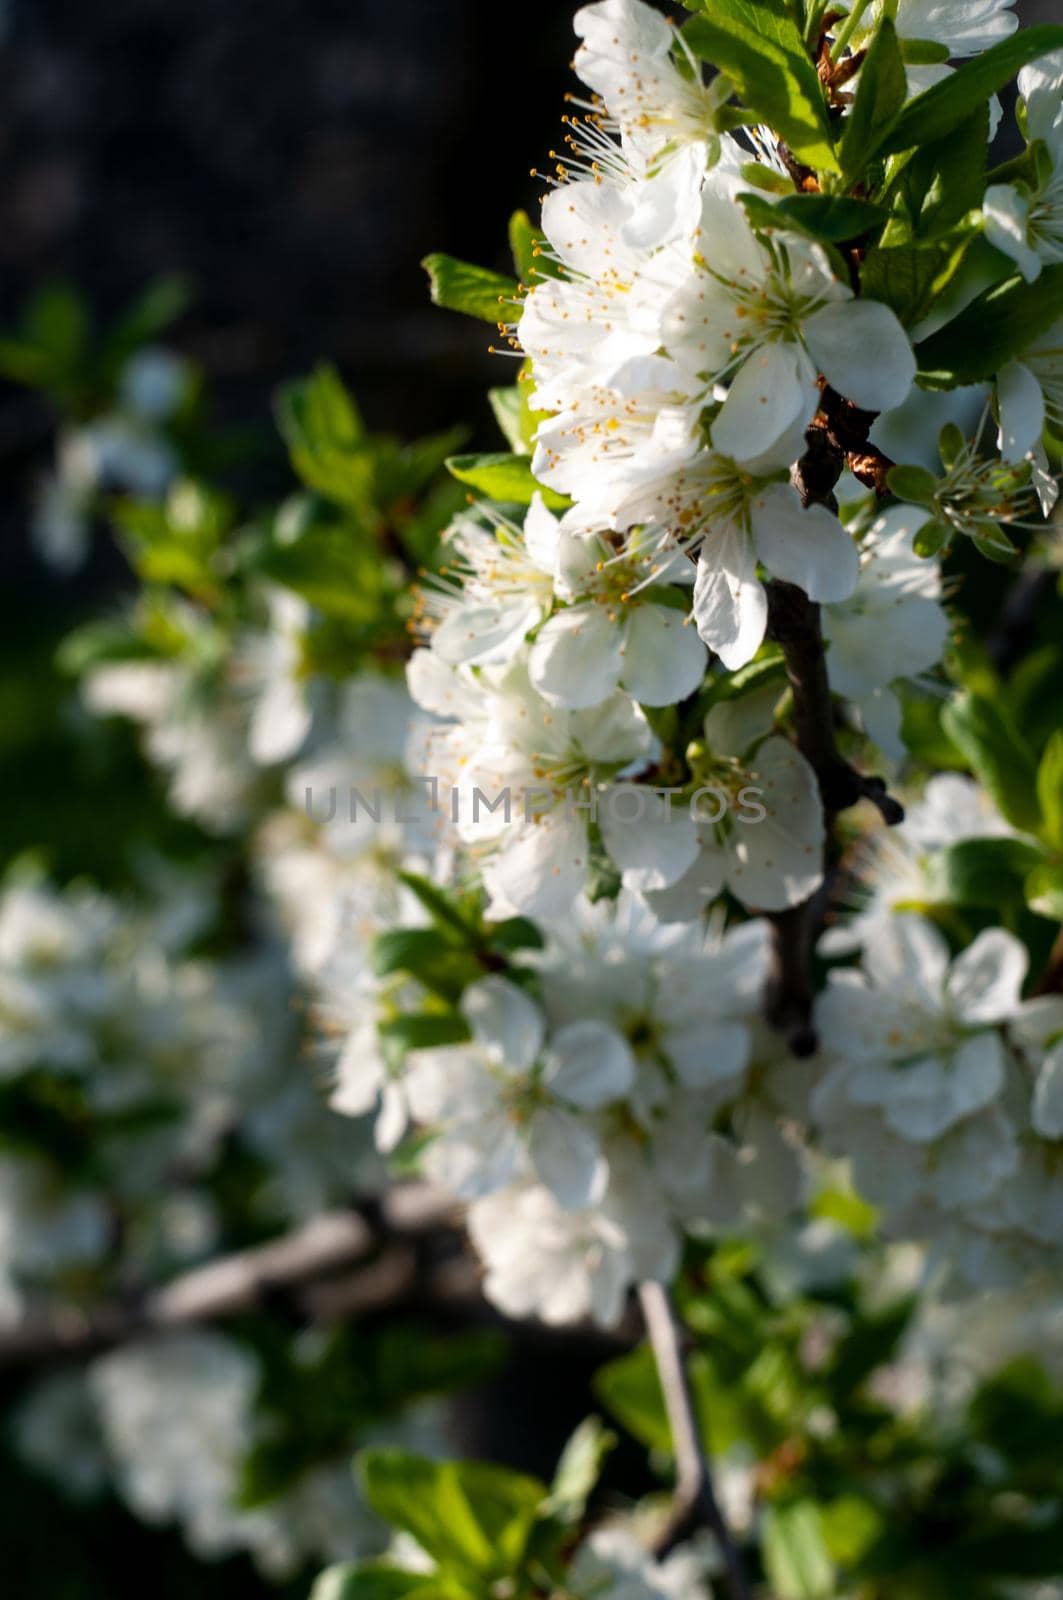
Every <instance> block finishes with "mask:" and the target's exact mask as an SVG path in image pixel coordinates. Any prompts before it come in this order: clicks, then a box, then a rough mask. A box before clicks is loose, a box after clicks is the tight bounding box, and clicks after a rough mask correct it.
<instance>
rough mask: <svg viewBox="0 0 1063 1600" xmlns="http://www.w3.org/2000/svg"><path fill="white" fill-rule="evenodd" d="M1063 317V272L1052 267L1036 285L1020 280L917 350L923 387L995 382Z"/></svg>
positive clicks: (991, 293) (982, 299) (995, 291)
mask: <svg viewBox="0 0 1063 1600" xmlns="http://www.w3.org/2000/svg"><path fill="white" fill-rule="evenodd" d="M1060 316H1063V266H1052V267H1046V268H1045V269H1044V271H1043V272H1042V273H1041V276H1040V277H1039V278H1038V279H1037V281H1036V282H1035V283H1027V282H1026V280H1025V279H1024V278H1021V277H1018V276H1015V277H1012V278H1009V279H1008V280H1007V282H1006V283H1002V284H998V285H997V286H996V287H995V288H992V289H988V290H986V292H985V293H984V294H981V295H979V296H978V298H977V300H974V301H972V303H971V304H970V305H969V306H968V307H967V308H966V310H964V311H962V312H961V313H960V315H959V316H958V317H954V318H953V320H952V321H951V322H950V323H948V324H946V326H945V327H944V328H942V329H940V330H939V332H937V333H934V334H931V336H930V338H929V339H924V340H923V341H922V343H921V344H918V345H916V347H915V354H916V358H917V360H918V362H919V381H920V383H922V384H923V385H924V387H925V388H928V389H954V388H957V387H958V386H960V385H962V384H968V383H980V382H983V381H985V380H986V379H988V378H993V377H995V376H996V374H997V373H998V372H999V371H1000V369H1001V368H1002V367H1005V366H1007V364H1008V362H1009V361H1014V360H1016V359H1017V358H1018V357H1021V356H1022V354H1023V352H1024V351H1025V350H1026V349H1027V348H1028V346H1029V345H1031V344H1032V343H1033V341H1034V340H1035V339H1036V338H1038V337H1039V336H1040V335H1041V334H1042V333H1045V332H1046V331H1047V330H1048V329H1049V328H1050V327H1051V326H1052V325H1053V323H1054V322H1056V321H1057V319H1058V318H1059V317H1060Z"/></svg>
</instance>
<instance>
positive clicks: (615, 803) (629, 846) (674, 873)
mask: <svg viewBox="0 0 1063 1600" xmlns="http://www.w3.org/2000/svg"><path fill="white" fill-rule="evenodd" d="M628 793H630V795H631V796H632V797H633V796H634V795H636V794H637V795H639V796H640V797H641V809H640V810H639V811H638V813H637V814H636V812H635V808H634V806H632V807H631V811H630V814H629V812H628V810H627V808H626V807H625V806H624V805H623V804H622V803H621V794H620V793H619V792H616V793H614V791H611V790H606V792H605V794H604V795H603V796H602V800H601V804H600V807H599V823H600V826H601V830H602V840H603V842H604V844H605V848H606V850H607V851H608V853H609V857H610V859H611V860H612V862H613V863H614V865H615V866H617V867H619V868H620V872H621V876H622V878H623V881H624V887H625V888H626V889H633V890H634V891H635V892H636V893H637V894H645V893H646V892H647V891H649V890H655V889H667V888H669V887H670V885H672V884H674V883H677V882H678V881H679V879H680V878H681V877H682V876H683V875H684V873H686V872H687V871H688V870H689V869H690V867H692V866H693V864H694V862H695V861H696V860H697V857H698V852H699V845H698V836H697V832H696V830H695V828H694V824H693V822H692V821H691V818H690V814H689V811H688V810H687V809H686V808H685V807H683V806H682V805H680V806H670V800H669V798H668V797H665V796H662V795H655V794H653V792H652V791H651V790H649V789H646V788H641V787H640V788H639V789H637V790H635V789H633V790H630V791H628Z"/></svg>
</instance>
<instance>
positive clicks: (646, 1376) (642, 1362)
mask: <svg viewBox="0 0 1063 1600" xmlns="http://www.w3.org/2000/svg"><path fill="white" fill-rule="evenodd" d="M594 1392H595V1394H596V1395H597V1396H598V1398H599V1399H600V1400H601V1402H602V1404H603V1405H604V1406H605V1407H606V1408H607V1409H608V1410H609V1411H610V1412H611V1413H612V1415H613V1416H614V1417H615V1418H616V1419H617V1421H618V1422H620V1423H622V1424H623V1426H624V1427H625V1428H626V1429H627V1431H628V1432H629V1433H630V1434H632V1435H633V1436H634V1437H635V1438H636V1439H637V1440H638V1441H639V1443H640V1444H643V1445H645V1446H646V1448H647V1449H648V1450H660V1451H662V1452H664V1453H670V1452H671V1449H672V1430H671V1428H670V1427H669V1426H668V1416H667V1413H666V1412H665V1409H664V1396H663V1395H662V1393H661V1380H660V1378H659V1377H658V1374H657V1367H656V1364H655V1362H654V1359H653V1355H652V1352H651V1351H650V1350H648V1349H647V1348H646V1347H645V1346H644V1347H642V1348H641V1349H639V1350H632V1351H631V1353H630V1354H629V1355H625V1356H618V1357H617V1359H616V1360H615V1361H609V1362H607V1363H606V1365H605V1366H604V1367H599V1369H598V1371H597V1372H596V1373H595V1375H594Z"/></svg>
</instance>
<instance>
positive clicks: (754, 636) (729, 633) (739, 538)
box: [694, 523, 768, 672]
mask: <svg viewBox="0 0 1063 1600" xmlns="http://www.w3.org/2000/svg"><path fill="white" fill-rule="evenodd" d="M694 620H695V622H696V623H697V629H698V633H699V635H700V636H701V638H702V639H704V641H705V643H706V644H707V645H708V647H709V649H710V650H715V652H716V654H717V655H718V656H719V658H720V660H721V661H722V662H723V664H724V666H725V667H727V668H728V669H729V670H730V671H732V672H734V671H735V670H736V669H737V668H738V667H744V666H745V664H746V662H747V661H752V659H753V657H754V656H755V655H756V653H757V651H758V650H759V649H760V646H761V643H762V641H763V639H764V632H765V629H766V628H767V625H768V597H767V595H766V594H765V592H764V586H763V585H762V583H761V582H760V579H759V578H758V577H757V563H756V556H755V554H754V551H753V545H752V541H751V540H750V538H749V537H748V535H747V534H746V533H745V532H744V531H743V529H741V528H739V527H737V526H735V525H734V524H730V523H724V524H718V525H716V526H715V527H713V528H710V530H709V531H708V533H707V534H706V536H705V539H704V541H703V542H702V546H701V552H700V554H699V556H698V571H697V577H696V578H695V580H694Z"/></svg>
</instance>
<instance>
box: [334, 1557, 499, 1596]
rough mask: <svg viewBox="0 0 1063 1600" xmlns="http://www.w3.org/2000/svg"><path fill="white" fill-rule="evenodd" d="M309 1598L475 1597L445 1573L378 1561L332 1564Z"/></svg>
mask: <svg viewBox="0 0 1063 1600" xmlns="http://www.w3.org/2000/svg"><path fill="white" fill-rule="evenodd" d="M310 1600H476V1597H475V1596H474V1594H473V1593H472V1591H471V1590H469V1589H467V1588H466V1587H465V1586H464V1584H462V1583H460V1582H458V1581H457V1580H456V1579H454V1578H451V1577H449V1576H448V1575H447V1574H446V1573H432V1572H407V1571H404V1570H403V1568H401V1567H389V1566H385V1565H384V1564H382V1563H380V1562H376V1561H367V1562H365V1563H364V1564H361V1565H355V1564H354V1563H344V1564H343V1565H342V1566H338V1567H329V1568H328V1569H327V1570H326V1571H325V1572H323V1573H322V1574H321V1576H320V1577H319V1578H318V1579H317V1581H316V1583H315V1584H314V1587H313V1588H312V1589H311V1591H310Z"/></svg>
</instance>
